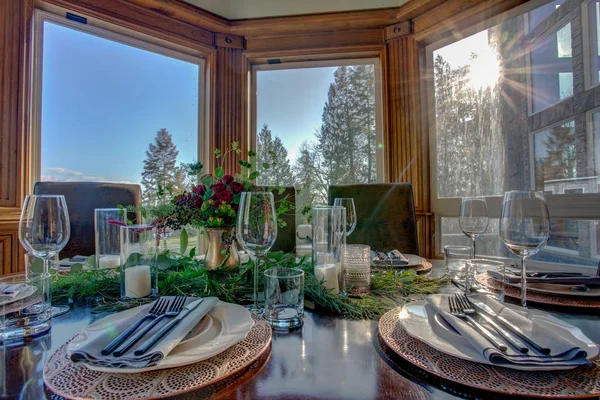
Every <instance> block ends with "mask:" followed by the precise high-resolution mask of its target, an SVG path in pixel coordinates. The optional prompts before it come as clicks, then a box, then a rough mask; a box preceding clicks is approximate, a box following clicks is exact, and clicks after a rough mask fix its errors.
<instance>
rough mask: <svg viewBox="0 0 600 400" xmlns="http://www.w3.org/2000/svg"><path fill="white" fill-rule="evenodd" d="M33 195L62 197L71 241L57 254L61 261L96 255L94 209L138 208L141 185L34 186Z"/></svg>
mask: <svg viewBox="0 0 600 400" xmlns="http://www.w3.org/2000/svg"><path fill="white" fill-rule="evenodd" d="M33 194H54V195H63V196H65V199H66V201H67V208H68V209H69V218H70V221H71V239H69V243H67V245H66V246H65V248H64V249H63V250H62V251H61V252H60V257H61V258H66V257H69V258H70V257H73V256H75V255H82V256H89V255H92V254H94V253H95V239H94V209H96V208H114V207H117V206H118V205H119V204H121V205H123V206H128V205H133V206H139V205H140V204H141V198H142V188H141V187H140V185H132V184H124V183H100V182H37V183H36V184H35V187H34V189H33ZM131 217H132V216H130V218H131ZM133 218H135V215H133Z"/></svg>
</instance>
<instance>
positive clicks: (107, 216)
mask: <svg viewBox="0 0 600 400" xmlns="http://www.w3.org/2000/svg"><path fill="white" fill-rule="evenodd" d="M119 214H121V215H119ZM125 219H126V213H125V212H121V210H120V209H118V208H96V209H95V210H94V232H95V236H96V268H97V269H108V268H116V267H118V266H119V265H121V261H120V259H121V257H120V251H121V250H120V244H119V235H120V228H121V226H122V225H125V224H126V221H125Z"/></svg>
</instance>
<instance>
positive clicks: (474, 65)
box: [469, 49, 500, 90]
mask: <svg viewBox="0 0 600 400" xmlns="http://www.w3.org/2000/svg"><path fill="white" fill-rule="evenodd" d="M499 78H500V65H499V63H498V57H497V56H496V54H495V53H494V52H493V51H492V50H491V49H486V50H485V51H482V52H480V53H479V54H477V57H476V58H474V59H473V60H472V61H471V63H470V72H469V85H470V86H471V87H472V88H473V89H475V90H479V89H486V88H488V87H492V86H494V85H495V84H496V82H498V79H499Z"/></svg>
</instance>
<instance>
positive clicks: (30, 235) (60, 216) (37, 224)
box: [19, 195, 71, 317]
mask: <svg viewBox="0 0 600 400" xmlns="http://www.w3.org/2000/svg"><path fill="white" fill-rule="evenodd" d="M70 236H71V224H70V222H69V211H68V210H67V202H66V200H65V197H64V196H54V195H28V196H27V197H25V202H24V203H23V209H22V211H21V218H20V220H19V242H20V243H21V245H22V246H23V247H24V248H25V250H27V251H28V252H29V253H31V254H33V255H34V256H36V257H38V258H41V259H42V260H44V270H43V275H42V277H43V278H50V277H51V275H50V259H52V258H54V257H55V256H56V255H57V254H58V252H59V251H61V250H62V249H63V248H64V247H65V246H66V244H67V242H68V241H69V238H70ZM49 295H50V294H49ZM49 303H50V302H49ZM67 311H69V307H68V306H60V307H58V306H56V307H54V306H53V307H52V316H53V317H55V316H59V315H62V314H64V313H66V312H67Z"/></svg>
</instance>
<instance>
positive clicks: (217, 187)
mask: <svg viewBox="0 0 600 400" xmlns="http://www.w3.org/2000/svg"><path fill="white" fill-rule="evenodd" d="M210 188H211V189H212V190H214V191H215V194H216V193H221V192H222V191H223V190H225V189H226V187H225V185H224V184H222V183H215V184H214V185H210Z"/></svg>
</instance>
